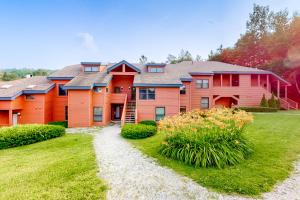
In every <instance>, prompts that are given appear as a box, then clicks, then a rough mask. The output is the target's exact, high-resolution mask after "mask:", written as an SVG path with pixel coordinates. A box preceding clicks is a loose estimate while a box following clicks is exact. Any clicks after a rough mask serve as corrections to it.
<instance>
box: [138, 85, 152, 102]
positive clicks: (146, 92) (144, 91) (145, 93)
mask: <svg viewBox="0 0 300 200" xmlns="http://www.w3.org/2000/svg"><path fill="white" fill-rule="evenodd" d="M140 99H142V100H149V99H150V100H152V99H155V88H140Z"/></svg>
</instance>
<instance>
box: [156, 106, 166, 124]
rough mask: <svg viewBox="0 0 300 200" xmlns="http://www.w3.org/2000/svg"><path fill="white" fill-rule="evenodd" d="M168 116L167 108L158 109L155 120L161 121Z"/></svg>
mask: <svg viewBox="0 0 300 200" xmlns="http://www.w3.org/2000/svg"><path fill="white" fill-rule="evenodd" d="M165 115H166V109H165V107H156V108H155V120H156V121H159V120H161V119H163V118H164V117H165Z"/></svg>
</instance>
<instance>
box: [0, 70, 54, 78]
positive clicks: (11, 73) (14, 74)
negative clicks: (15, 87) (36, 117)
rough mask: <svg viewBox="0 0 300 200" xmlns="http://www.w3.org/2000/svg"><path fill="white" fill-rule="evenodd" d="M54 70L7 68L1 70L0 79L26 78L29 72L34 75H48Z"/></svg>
mask: <svg viewBox="0 0 300 200" xmlns="http://www.w3.org/2000/svg"><path fill="white" fill-rule="evenodd" d="M51 72H53V71H52V70H49V69H25V68H24V69H5V70H2V71H1V72H0V80H2V81H12V80H16V79H21V78H25V76H26V75H27V74H31V75H33V76H47V75H49V74H50V73H51Z"/></svg>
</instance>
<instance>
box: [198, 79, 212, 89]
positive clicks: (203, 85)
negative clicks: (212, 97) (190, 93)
mask: <svg viewBox="0 0 300 200" xmlns="http://www.w3.org/2000/svg"><path fill="white" fill-rule="evenodd" d="M196 86H197V88H204V89H205V88H209V81H208V79H199V80H196Z"/></svg>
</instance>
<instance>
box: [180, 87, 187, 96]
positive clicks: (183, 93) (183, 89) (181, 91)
mask: <svg viewBox="0 0 300 200" xmlns="http://www.w3.org/2000/svg"><path fill="white" fill-rule="evenodd" d="M179 93H180V94H182V95H185V94H186V86H185V85H183V86H181V87H180V88H179Z"/></svg>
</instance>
